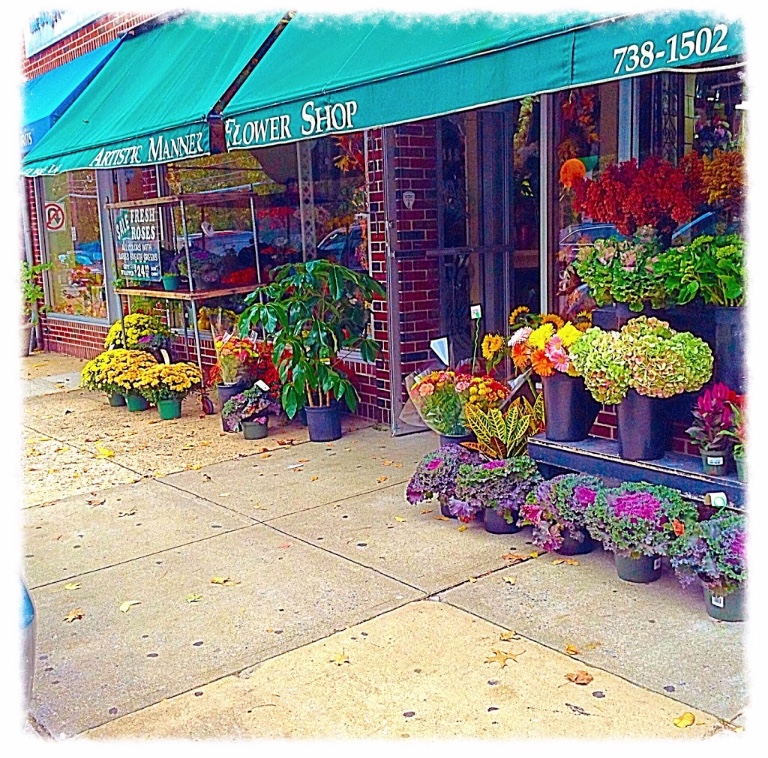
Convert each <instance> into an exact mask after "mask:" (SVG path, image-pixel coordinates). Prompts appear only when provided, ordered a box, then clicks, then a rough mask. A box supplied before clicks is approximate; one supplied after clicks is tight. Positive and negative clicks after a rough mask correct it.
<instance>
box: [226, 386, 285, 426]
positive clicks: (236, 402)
mask: <svg viewBox="0 0 768 758" xmlns="http://www.w3.org/2000/svg"><path fill="white" fill-rule="evenodd" d="M278 409H279V406H278V405H277V403H275V401H274V399H273V398H272V397H271V395H270V391H269V386H268V385H267V384H265V383H264V382H262V381H261V380H258V381H257V382H256V384H254V385H253V387H250V388H249V389H247V390H244V391H243V392H239V393H238V394H237V395H233V396H232V397H231V398H229V400H227V402H226V403H224V407H223V408H222V410H221V418H222V421H223V423H224V430H225V431H228V432H234V431H237V430H238V429H240V430H241V431H242V432H243V436H244V437H245V439H262V438H264V437H266V436H267V424H268V421H269V415H270V414H271V413H276V412H277V411H278Z"/></svg>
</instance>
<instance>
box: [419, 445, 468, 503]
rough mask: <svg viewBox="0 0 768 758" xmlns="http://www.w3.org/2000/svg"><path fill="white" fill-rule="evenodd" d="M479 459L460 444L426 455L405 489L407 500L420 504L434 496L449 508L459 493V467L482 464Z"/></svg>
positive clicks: (446, 446) (445, 446) (444, 447)
mask: <svg viewBox="0 0 768 758" xmlns="http://www.w3.org/2000/svg"><path fill="white" fill-rule="evenodd" d="M480 460H481V459H480V456H479V455H478V454H477V453H475V452H473V451H471V450H467V449H466V448H464V447H462V446H461V445H455V444H453V443H449V444H447V445H443V446H442V447H441V448H439V449H438V450H436V451H435V452H434V453H429V454H428V455H426V456H424V458H423V459H422V461H421V462H420V463H419V465H418V466H417V467H416V471H415V472H414V474H413V476H412V477H411V479H410V481H409V482H408V485H407V486H406V489H405V497H406V499H407V500H408V502H409V503H411V504H412V505H417V504H418V503H421V502H423V501H425V500H429V499H430V498H431V497H432V496H436V497H437V498H438V499H439V500H440V503H441V504H443V505H447V504H448V501H449V499H450V498H451V497H453V495H454V492H455V490H456V477H457V475H458V472H459V467H460V466H462V465H464V464H468V463H474V464H477V463H479V462H480Z"/></svg>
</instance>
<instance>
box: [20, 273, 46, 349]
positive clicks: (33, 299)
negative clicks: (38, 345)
mask: <svg viewBox="0 0 768 758" xmlns="http://www.w3.org/2000/svg"><path fill="white" fill-rule="evenodd" d="M50 267H51V264H50V263H38V264H37V265H35V266H30V265H29V263H27V262H26V261H22V264H21V315H22V318H21V357H22V358H24V357H26V356H28V355H29V348H30V343H31V341H32V340H31V336H32V330H33V329H34V327H35V324H36V323H37V321H38V313H39V312H40V311H42V310H44V309H45V306H44V305H40V303H41V301H42V300H43V297H44V292H43V286H42V283H41V281H40V275H41V274H42V273H43V271H47V270H48V269H50Z"/></svg>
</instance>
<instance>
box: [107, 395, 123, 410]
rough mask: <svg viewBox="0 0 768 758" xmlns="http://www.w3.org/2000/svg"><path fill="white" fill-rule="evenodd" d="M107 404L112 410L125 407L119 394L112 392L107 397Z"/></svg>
mask: <svg viewBox="0 0 768 758" xmlns="http://www.w3.org/2000/svg"><path fill="white" fill-rule="evenodd" d="M109 404H110V405H111V406H112V407H113V408H121V407H122V406H124V405H125V398H124V397H123V396H122V395H121V394H120V393H119V392H113V393H112V394H111V395H110V396H109Z"/></svg>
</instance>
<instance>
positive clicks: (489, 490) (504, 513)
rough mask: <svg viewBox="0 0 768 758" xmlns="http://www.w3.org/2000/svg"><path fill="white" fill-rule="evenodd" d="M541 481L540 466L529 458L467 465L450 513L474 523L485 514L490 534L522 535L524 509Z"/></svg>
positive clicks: (462, 468)
mask: <svg viewBox="0 0 768 758" xmlns="http://www.w3.org/2000/svg"><path fill="white" fill-rule="evenodd" d="M540 481H541V474H539V470H538V468H537V466H536V462H535V461H534V460H533V459H532V458H530V457H528V455H518V456H515V457H512V458H503V459H499V460H491V461H485V462H484V463H480V464H475V465H472V464H463V465H461V466H459V470H458V474H457V477H456V488H455V491H454V494H453V496H452V497H451V498H450V499H449V501H448V509H449V511H450V512H451V515H453V516H456V517H457V518H458V519H459V520H460V521H471V520H472V519H473V518H474V516H475V514H476V513H477V512H478V511H482V513H483V524H484V525H485V530H486V531H487V532H491V533H492V534H512V533H514V532H517V531H519V527H518V526H517V517H518V514H519V512H520V507H521V506H522V505H523V503H524V502H525V499H526V497H527V495H528V493H529V492H530V491H531V489H532V488H533V487H535V486H536V485H537V484H538V483H539V482H540Z"/></svg>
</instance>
